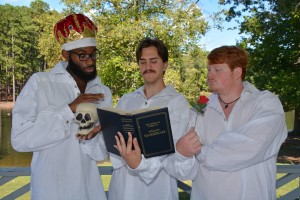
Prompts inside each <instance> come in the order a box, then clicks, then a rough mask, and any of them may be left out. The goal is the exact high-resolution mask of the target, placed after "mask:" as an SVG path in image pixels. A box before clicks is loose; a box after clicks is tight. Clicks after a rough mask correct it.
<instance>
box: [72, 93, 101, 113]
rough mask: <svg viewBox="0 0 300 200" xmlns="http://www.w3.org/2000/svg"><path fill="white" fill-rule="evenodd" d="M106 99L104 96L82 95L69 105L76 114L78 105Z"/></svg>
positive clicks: (99, 94)
mask: <svg viewBox="0 0 300 200" xmlns="http://www.w3.org/2000/svg"><path fill="white" fill-rule="evenodd" d="M103 97H104V94H101V93H98V94H80V95H79V96H78V97H77V98H76V99H75V100H74V101H73V102H72V103H70V104H69V107H70V109H71V110H72V112H73V113H75V111H76V109H77V106H78V104H80V103H83V102H97V101H99V100H100V99H101V98H103Z"/></svg>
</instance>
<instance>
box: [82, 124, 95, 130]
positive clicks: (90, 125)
mask: <svg viewBox="0 0 300 200" xmlns="http://www.w3.org/2000/svg"><path fill="white" fill-rule="evenodd" d="M93 126H94V123H90V124H89V125H87V126H81V127H79V130H84V129H90V128H92V127H93Z"/></svg>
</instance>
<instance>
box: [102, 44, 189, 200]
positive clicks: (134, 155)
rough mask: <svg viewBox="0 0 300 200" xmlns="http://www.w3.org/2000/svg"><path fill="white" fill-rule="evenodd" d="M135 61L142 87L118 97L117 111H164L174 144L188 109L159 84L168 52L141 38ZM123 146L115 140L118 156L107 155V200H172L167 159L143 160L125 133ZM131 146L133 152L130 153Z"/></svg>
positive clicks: (170, 89)
mask: <svg viewBox="0 0 300 200" xmlns="http://www.w3.org/2000/svg"><path fill="white" fill-rule="evenodd" d="M136 59H137V62H138V65H139V70H140V73H141V75H142V77H143V79H144V86H142V87H140V88H138V89H137V90H136V91H134V92H132V93H130V94H125V95H124V96H122V97H121V99H120V100H119V102H118V105H117V107H118V108H119V109H122V110H125V111H127V112H130V111H132V110H136V109H142V108H151V107H157V106H158V107H168V110H169V115H170V121H171V127H172V133H173V139H174V140H175V142H176V141H177V140H178V139H179V138H180V136H181V135H182V133H184V132H185V129H186V127H187V122H188V118H189V105H188V102H187V100H186V99H185V97H184V96H183V95H181V94H179V93H177V92H176V91H175V89H174V88H173V87H172V86H166V85H165V83H164V80H163V77H164V73H165V71H166V69H167V67H168V50H167V47H166V46H165V45H164V43H163V42H162V41H161V40H158V39H150V38H145V39H144V40H142V41H141V42H140V44H139V46H138V47H137V50H136ZM128 135H129V139H128V141H127V143H126V142H125V141H124V138H123V136H122V135H121V134H120V133H119V138H118V137H116V142H117V146H116V147H117V149H118V150H119V152H120V155H121V157H120V156H117V155H115V154H110V159H111V161H112V165H113V168H114V171H113V174H112V178H111V182H110V187H109V194H108V199H110V200H141V199H143V200H153V199H163V200H176V199H178V189H177V183H176V179H175V178H173V177H171V176H170V175H169V174H168V172H166V171H164V170H163V163H164V162H165V160H166V158H167V155H164V156H158V157H152V158H148V159H146V158H144V156H143V155H141V151H140V148H139V145H138V143H137V139H136V138H132V135H131V133H128ZM132 146H134V149H135V150H132Z"/></svg>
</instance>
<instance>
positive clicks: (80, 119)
mask: <svg viewBox="0 0 300 200" xmlns="http://www.w3.org/2000/svg"><path fill="white" fill-rule="evenodd" d="M75 116H76V117H75V121H76V122H77V123H78V124H79V130H78V134H80V135H87V134H88V133H89V132H91V131H92V130H93V129H94V127H95V124H96V122H97V121H98V115H97V106H96V104H94V103H89V102H84V103H80V104H78V106H77V108H76V114H75Z"/></svg>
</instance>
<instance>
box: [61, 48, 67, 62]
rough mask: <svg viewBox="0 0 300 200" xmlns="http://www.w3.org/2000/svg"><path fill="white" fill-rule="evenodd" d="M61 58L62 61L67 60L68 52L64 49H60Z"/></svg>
mask: <svg viewBox="0 0 300 200" xmlns="http://www.w3.org/2000/svg"><path fill="white" fill-rule="evenodd" d="M61 59H62V60H63V61H68V60H69V52H67V51H66V50H62V52H61Z"/></svg>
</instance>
